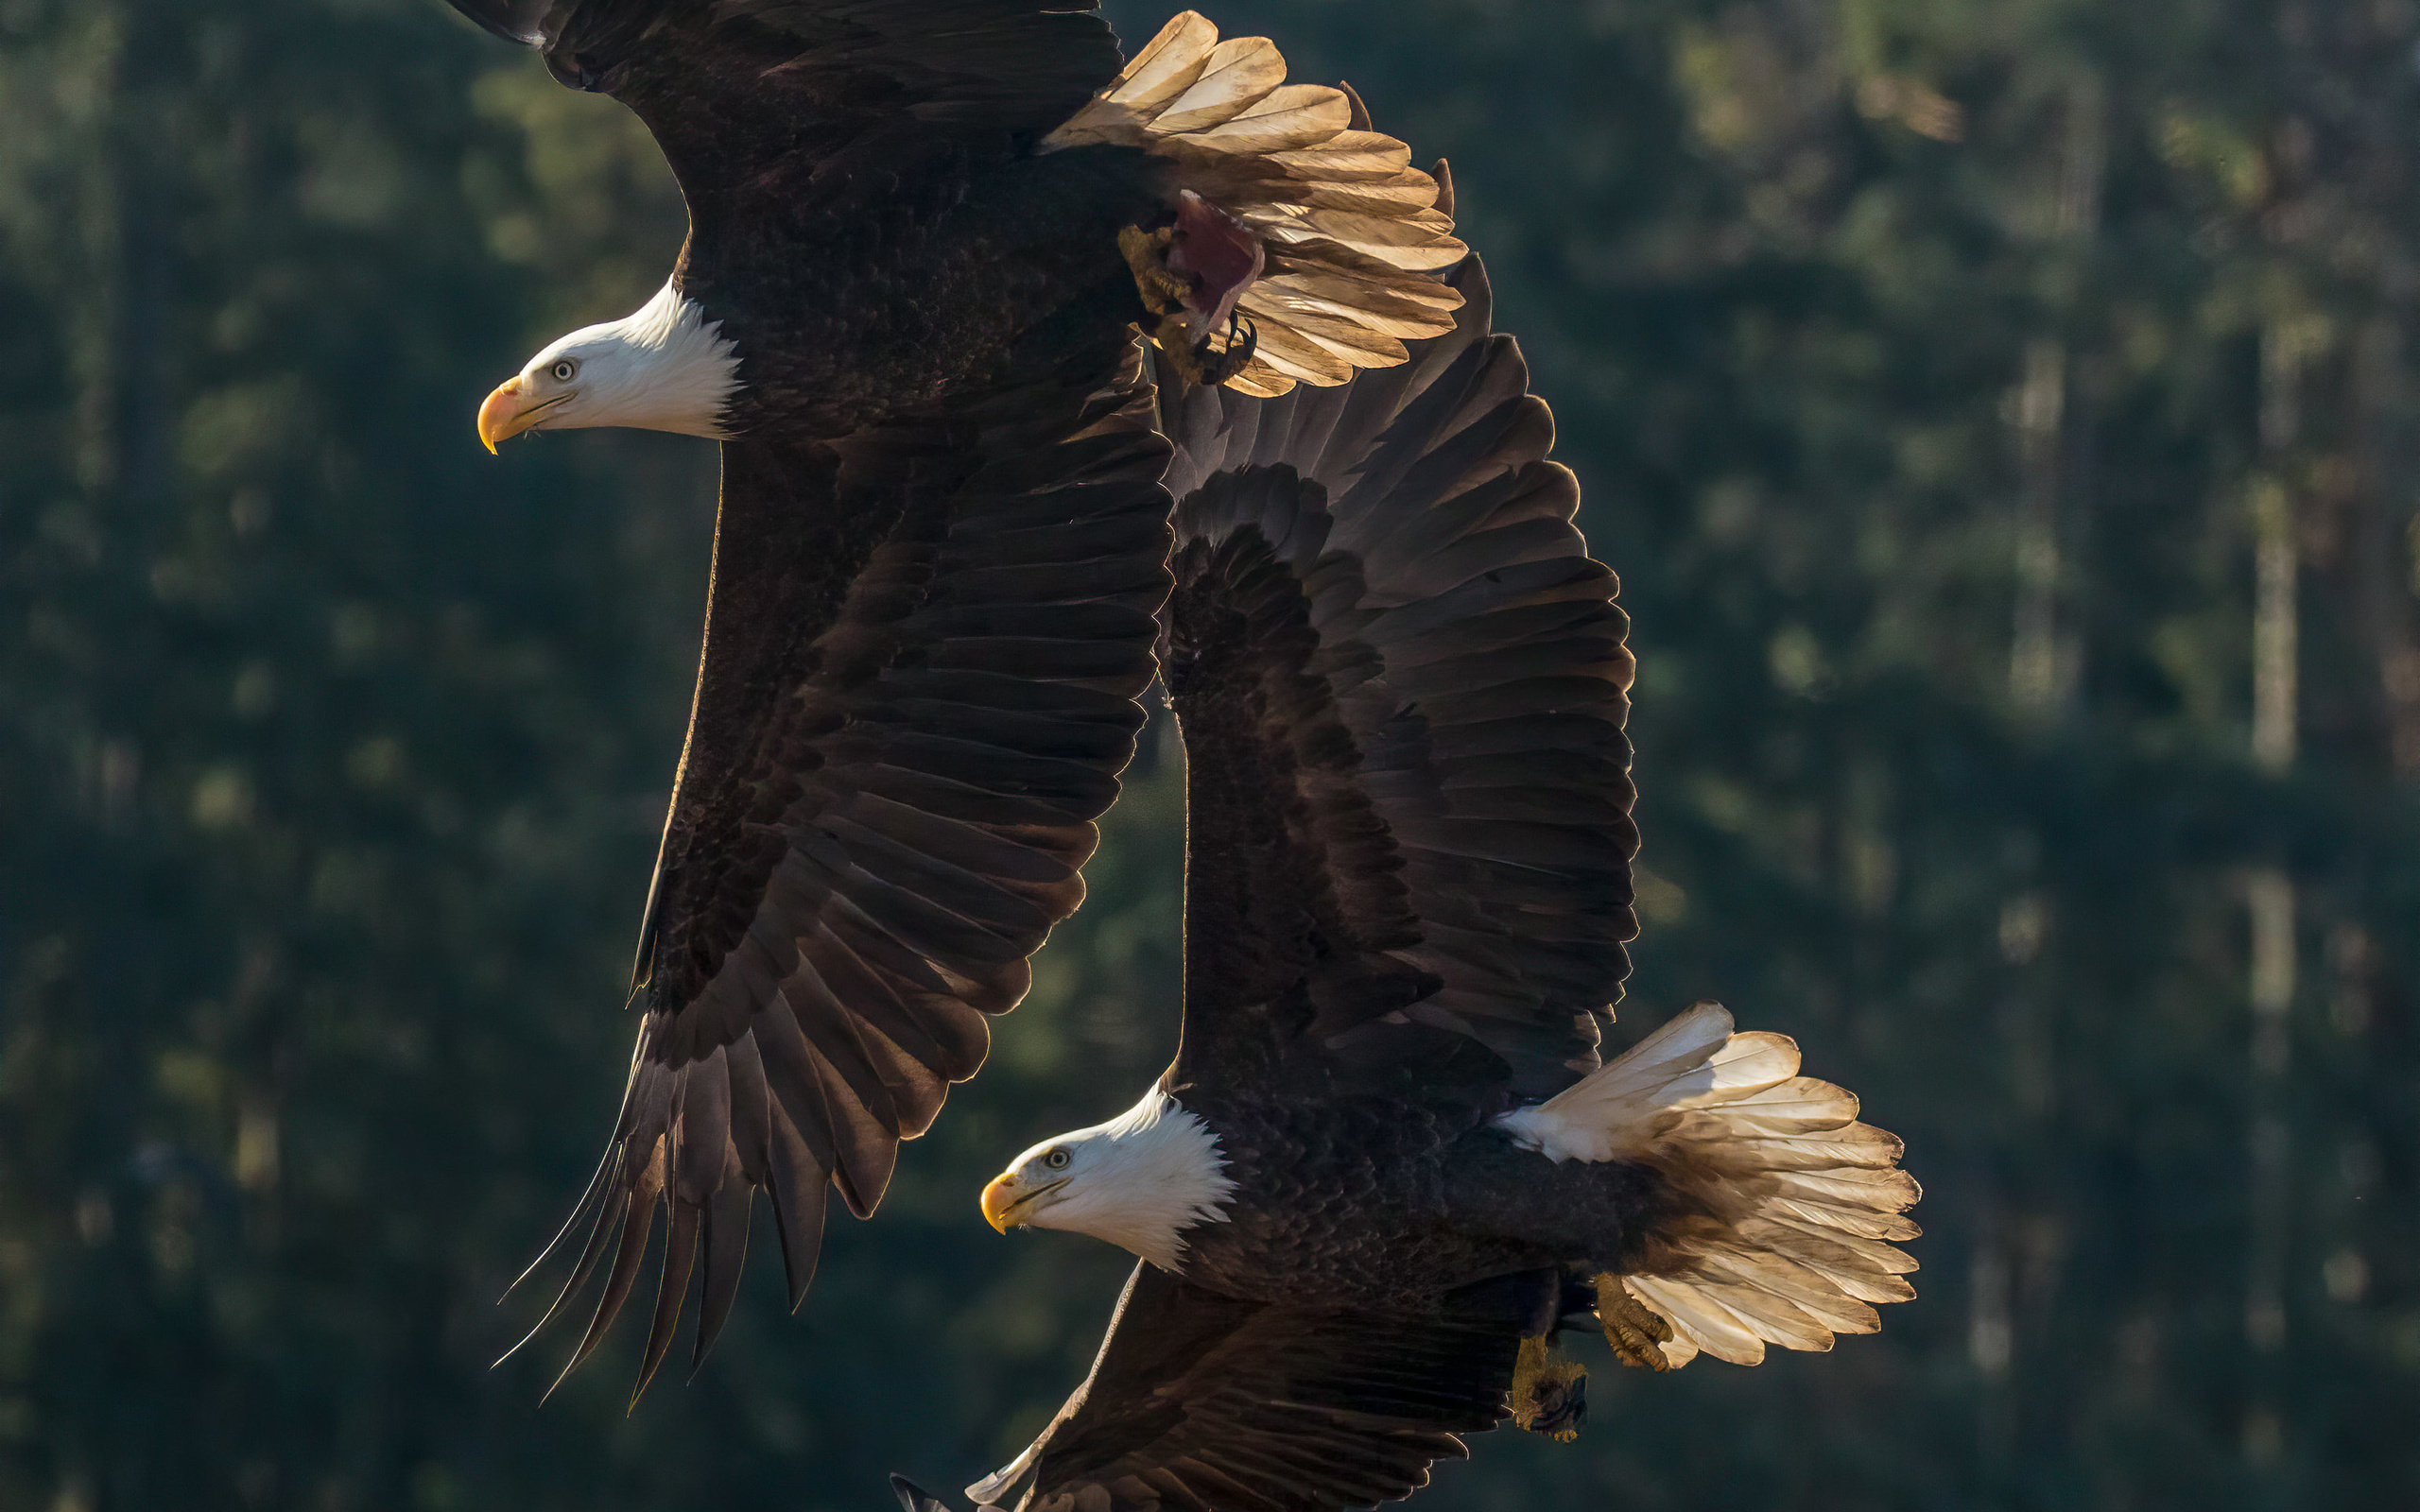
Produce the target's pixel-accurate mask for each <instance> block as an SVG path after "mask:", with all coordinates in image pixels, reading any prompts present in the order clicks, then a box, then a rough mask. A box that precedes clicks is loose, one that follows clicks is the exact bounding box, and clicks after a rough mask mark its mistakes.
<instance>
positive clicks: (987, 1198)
mask: <svg viewBox="0 0 2420 1512" xmlns="http://www.w3.org/2000/svg"><path fill="white" fill-rule="evenodd" d="M1226 1164H1227V1162H1226V1160H1225V1159H1224V1158H1223V1157H1222V1156H1221V1155H1220V1154H1219V1137H1218V1136H1217V1135H1216V1134H1213V1133H1212V1132H1210V1126H1209V1125H1207V1124H1204V1123H1203V1122H1202V1121H1201V1116H1200V1115H1198V1114H1196V1113H1194V1112H1191V1111H1190V1110H1188V1109H1187V1108H1184V1106H1183V1105H1181V1104H1180V1103H1178V1102H1177V1100H1176V1099H1175V1098H1173V1097H1170V1096H1169V1095H1168V1094H1167V1093H1166V1092H1164V1091H1161V1090H1160V1089H1159V1088H1157V1087H1153V1088H1152V1089H1151V1090H1150V1091H1148V1092H1145V1093H1144V1094H1143V1100H1142V1101H1141V1102H1139V1103H1136V1104H1135V1105H1134V1106H1133V1107H1132V1108H1128V1109H1127V1110H1126V1111H1125V1112H1123V1113H1120V1114H1118V1115H1117V1116H1116V1117H1115V1118H1113V1119H1111V1120H1110V1121H1109V1122H1108V1123H1106V1124H1096V1125H1093V1126H1092V1127H1090V1128H1080V1129H1077V1130H1076V1131H1075V1132H1073V1133H1071V1134H1062V1135H1060V1136H1059V1137H1058V1138H1057V1139H1050V1140H1044V1141H1043V1142H1042V1143H1039V1144H1037V1145H1035V1146H1034V1147H1033V1148H1031V1149H1029V1150H1028V1151H1026V1152H1025V1153H1024V1154H1023V1155H1020V1156H1018V1157H1017V1158H1016V1160H1014V1161H1013V1162H1011V1164H1010V1166H1009V1168H1008V1169H1007V1170H1006V1171H1004V1172H1002V1173H1001V1174H1000V1175H999V1176H997V1177H994V1178H993V1181H992V1184H991V1185H990V1186H987V1187H985V1188H984V1189H983V1216H984V1217H986V1218H988V1219H990V1220H991V1221H992V1227H993V1228H994V1229H998V1230H1000V1232H1002V1233H1007V1232H1008V1231H1009V1230H1010V1229H1022V1228H1026V1227H1028V1226H1030V1227H1032V1228H1036V1229H1073V1230H1074V1231H1075V1232H1077V1233H1084V1234H1091V1235H1092V1236H1093V1237H1094V1238H1096V1239H1106V1240H1108V1241H1109V1242H1110V1243H1111V1244H1113V1245H1115V1246H1118V1247H1119V1248H1121V1249H1129V1250H1132V1251H1133V1252H1134V1253H1135V1254H1137V1255H1140V1256H1142V1257H1143V1258H1144V1259H1145V1260H1148V1261H1150V1263H1153V1264H1155V1265H1158V1266H1159V1267H1161V1268H1162V1269H1164V1270H1171V1271H1172V1270H1176V1269H1178V1268H1179V1265H1180V1263H1181V1262H1182V1261H1183V1259H1184V1238H1183V1234H1184V1230H1185V1229H1190V1228H1192V1227H1193V1226H1194V1225H1195V1224H1198V1223H1219V1222H1224V1221H1225V1219H1226V1216H1227V1213H1226V1201H1227V1197H1228V1194H1231V1193H1233V1192H1234V1191H1235V1189H1236V1183H1235V1182H1234V1181H1233V1180H1231V1179H1230V1178H1229V1177H1227V1176H1226V1175H1225V1171H1226Z"/></svg>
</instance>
